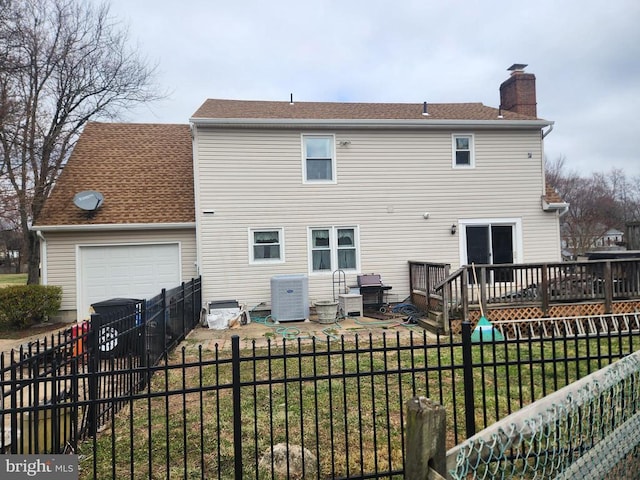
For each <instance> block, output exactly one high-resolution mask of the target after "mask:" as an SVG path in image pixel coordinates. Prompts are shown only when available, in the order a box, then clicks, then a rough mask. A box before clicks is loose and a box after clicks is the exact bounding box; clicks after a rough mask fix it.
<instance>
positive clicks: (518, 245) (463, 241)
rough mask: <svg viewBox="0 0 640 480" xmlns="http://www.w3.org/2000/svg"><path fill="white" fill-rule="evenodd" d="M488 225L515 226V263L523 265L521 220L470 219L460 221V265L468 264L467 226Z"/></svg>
mask: <svg viewBox="0 0 640 480" xmlns="http://www.w3.org/2000/svg"><path fill="white" fill-rule="evenodd" d="M486 225H489V226H491V225H512V226H513V248H514V252H513V262H514V263H523V262H524V258H523V251H524V250H523V248H524V247H523V238H522V219H521V218H469V219H461V220H458V232H459V233H460V235H459V239H458V242H459V243H458V249H459V250H458V251H459V252H460V265H466V264H467V229H466V227H467V226H486Z"/></svg>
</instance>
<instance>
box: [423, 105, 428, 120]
mask: <svg viewBox="0 0 640 480" xmlns="http://www.w3.org/2000/svg"><path fill="white" fill-rule="evenodd" d="M422 115H424V116H425V117H428V116H429V112H428V111H427V102H424V103H423V104H422Z"/></svg>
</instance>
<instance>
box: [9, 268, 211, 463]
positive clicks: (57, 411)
mask: <svg viewBox="0 0 640 480" xmlns="http://www.w3.org/2000/svg"><path fill="white" fill-rule="evenodd" d="M116 300H117V301H111V302H102V303H103V305H102V308H97V307H96V312H97V313H95V314H92V315H91V320H90V321H87V322H84V323H82V324H76V325H74V326H73V327H71V328H69V329H67V330H64V331H61V332H58V333H57V334H55V335H52V336H50V337H48V338H44V339H43V340H42V341H38V342H32V343H29V344H28V345H24V346H21V347H20V348H19V349H18V350H13V351H11V352H10V353H2V354H0V377H1V379H0V387H1V392H2V399H1V402H2V403H1V405H0V406H1V407H2V409H1V412H0V413H1V415H0V416H1V418H2V422H1V423H0V452H10V453H25V454H28V453H41V452H53V453H60V452H64V451H70V450H75V448H76V447H77V444H78V442H79V441H81V440H82V439H84V438H87V437H89V436H93V437H94V436H95V435H96V433H97V432H98V431H99V430H100V429H101V428H102V427H103V425H105V423H107V422H108V421H110V420H111V419H112V418H113V416H114V415H115V414H116V413H117V412H118V411H119V410H120V409H121V408H122V407H123V406H124V405H126V402H124V401H123V400H121V399H123V398H126V397H128V396H131V395H134V394H135V393H136V392H139V391H141V390H143V389H144V388H145V386H146V385H147V382H148V381H149V378H150V372H149V370H148V368H149V367H150V366H153V365H154V364H156V363H157V362H158V361H159V360H160V358H162V355H164V354H166V352H168V351H169V350H170V349H172V348H174V347H175V346H176V345H177V344H178V343H179V342H180V341H181V340H182V339H183V338H184V337H185V335H186V334H187V333H188V332H189V331H190V330H191V329H193V327H195V326H196V325H197V324H198V321H199V318H200V305H201V303H202V302H201V281H200V279H193V280H192V281H190V282H188V283H183V284H182V285H180V286H179V287H176V288H174V289H171V290H162V292H161V293H160V294H159V295H158V296H156V297H154V298H152V299H150V300H148V301H147V300H129V301H126V302H123V301H122V300H123V299H116ZM104 304H108V307H109V308H106V307H107V305H104ZM99 399H110V400H111V401H109V402H106V403H105V402H99V401H98V400H99ZM119 399H120V400H119Z"/></svg>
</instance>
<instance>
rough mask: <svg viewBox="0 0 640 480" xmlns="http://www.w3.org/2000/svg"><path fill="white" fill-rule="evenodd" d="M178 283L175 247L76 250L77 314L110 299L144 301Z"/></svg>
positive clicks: (90, 248) (106, 247)
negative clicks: (78, 264)
mask: <svg viewBox="0 0 640 480" xmlns="http://www.w3.org/2000/svg"><path fill="white" fill-rule="evenodd" d="M180 281H181V278H180V248H179V245H178V244H177V243H172V244H161V245H117V246H116V245H110V246H95V247H93V246H92V247H80V278H79V285H78V292H79V305H78V314H79V315H80V318H84V317H86V316H88V314H89V306H90V305H91V304H92V303H96V302H99V301H102V300H108V299H110V298H140V299H148V298H151V297H154V296H156V295H157V294H158V293H160V291H161V290H162V289H163V288H173V287H176V286H178V285H179V284H180Z"/></svg>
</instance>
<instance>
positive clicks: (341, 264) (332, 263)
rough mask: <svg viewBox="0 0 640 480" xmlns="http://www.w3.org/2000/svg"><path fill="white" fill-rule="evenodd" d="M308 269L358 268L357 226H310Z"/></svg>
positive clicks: (315, 270)
mask: <svg viewBox="0 0 640 480" xmlns="http://www.w3.org/2000/svg"><path fill="white" fill-rule="evenodd" d="M309 240H310V242H309V243H310V259H309V260H310V266H311V267H310V271H311V272H312V273H321V272H332V271H334V270H338V269H340V270H349V271H357V270H358V229H357V227H325V228H310V229H309Z"/></svg>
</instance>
